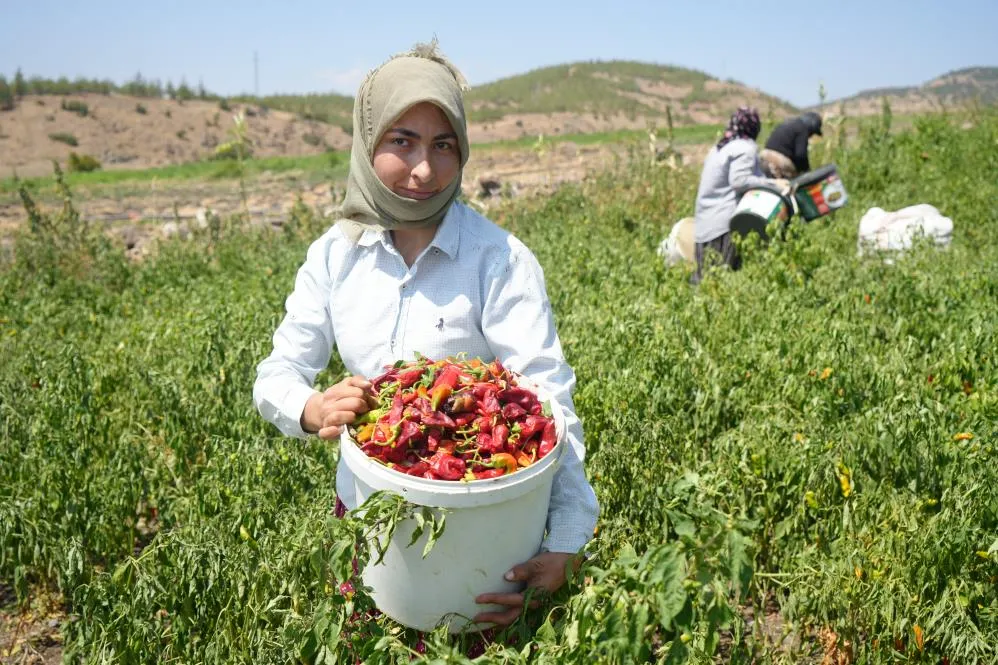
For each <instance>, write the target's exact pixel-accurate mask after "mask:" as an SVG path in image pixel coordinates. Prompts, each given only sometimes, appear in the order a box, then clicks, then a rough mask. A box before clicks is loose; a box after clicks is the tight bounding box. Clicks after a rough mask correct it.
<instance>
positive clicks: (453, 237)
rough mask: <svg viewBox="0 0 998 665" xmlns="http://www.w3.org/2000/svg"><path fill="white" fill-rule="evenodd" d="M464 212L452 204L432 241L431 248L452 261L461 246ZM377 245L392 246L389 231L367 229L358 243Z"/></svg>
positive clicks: (459, 206)
mask: <svg viewBox="0 0 998 665" xmlns="http://www.w3.org/2000/svg"><path fill="white" fill-rule="evenodd" d="M462 212H463V211H462V209H461V205H460V204H458V203H457V202H455V203H452V204H451V207H450V210H448V211H447V214H446V215H444V221H442V222H441V223H440V226H439V227H438V228H437V232H436V234H435V235H434V236H433V240H432V241H430V247H434V248H436V249H439V250H440V251H441V252H443V253H444V254H446V255H447V256H448V257H450V258H452V259H453V258H455V257H456V256H457V250H458V247H460V244H461V215H462ZM377 243H381V244H382V245H384V247H385V249H388V248H390V247H391V246H392V240H391V236H390V235H389V234H388V231H379V230H377V229H365V230H364V234H363V235H362V236H361V237H360V240H358V241H357V244H358V245H360V246H361V247H371V246H372V245H375V244H377Z"/></svg>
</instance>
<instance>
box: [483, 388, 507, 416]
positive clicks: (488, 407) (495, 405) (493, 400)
mask: <svg viewBox="0 0 998 665" xmlns="http://www.w3.org/2000/svg"><path fill="white" fill-rule="evenodd" d="M478 411H479V412H480V413H483V414H485V415H488V416H491V415H492V414H495V413H501V412H502V405H501V404H499V398H498V397H496V394H495V392H489V393H486V394H485V396H484V397H482V399H481V401H480V402H479V405H478Z"/></svg>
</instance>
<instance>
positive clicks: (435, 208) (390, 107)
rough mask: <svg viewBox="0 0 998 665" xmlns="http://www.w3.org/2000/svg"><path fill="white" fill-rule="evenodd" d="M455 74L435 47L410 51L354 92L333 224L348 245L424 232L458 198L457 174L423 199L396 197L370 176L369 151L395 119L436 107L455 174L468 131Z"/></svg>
mask: <svg viewBox="0 0 998 665" xmlns="http://www.w3.org/2000/svg"><path fill="white" fill-rule="evenodd" d="M466 88H467V83H466V82H465V80H464V77H463V76H462V75H461V73H460V72H459V71H458V70H457V68H456V67H454V66H453V65H452V64H451V63H450V62H449V61H448V60H447V59H446V58H445V57H444V56H443V55H442V54H440V53H439V52H438V50H437V46H436V41H434V42H433V43H431V44H428V45H423V44H419V45H416V46H415V47H414V48H413V49H412V50H411V51H408V52H406V53H403V54H400V55H397V56H395V57H393V58H392V59H390V60H389V61H388V62H386V63H385V64H383V65H381V67H379V68H377V69H375V70H374V71H372V72H371V73H370V74H368V75H367V78H366V79H364V82H363V83H362V84H361V86H360V91H359V92H358V93H357V98H356V99H355V100H354V105H353V147H352V149H351V152H350V173H349V175H348V176H347V186H346V196H345V198H344V201H343V206H342V208H341V209H340V217H341V219H339V220H338V221H337V224H339V225H340V228H342V229H343V233H344V234H345V235H346V236H347V237H348V238H350V240H352V241H353V242H357V241H358V240H359V239H360V237H361V235H363V233H364V230H365V229H376V230H391V229H398V228H424V227H427V226H432V225H434V224H437V223H439V222H441V221H442V220H443V218H444V215H446V214H447V210H448V209H449V208H450V205H451V203H453V202H454V199H456V198H457V196H458V194H460V193H461V172H460V171H458V174H457V177H456V178H454V181H453V182H451V183H450V185H448V186H447V188H446V189H444V190H443V191H441V192H439V193H438V194H436V195H434V196H433V197H431V198H429V199H425V200H422V201H417V200H414V199H407V198H404V197H401V196H399V195H398V194H396V193H395V192H393V191H392V190H391V189H389V188H388V187H387V186H385V184H384V183H382V182H381V180H380V179H378V176H377V174H376V173H375V172H374V165H373V159H374V149H375V148H376V147H377V144H378V141H379V139H380V138H381V136H382V135H383V134H384V133H385V132H386V131H387V130H388V129H389V128H390V127H391V125H392V123H393V122H395V121H396V120H397V119H398V118H399V116H401V115H402V114H403V113H405V112H406V111H407V110H409V109H410V108H411V107H412V106H415V105H416V104H418V103H420V102H431V103H433V104H436V105H437V106H438V107H440V109H441V110H442V111H443V112H444V115H446V116H447V119H448V120H449V121H450V124H451V127H453V129H454V133H455V134H456V135H457V140H458V146H459V148H460V152H461V169H464V165H465V163H467V161H468V127H467V124H466V121H465V117H464V100H463V92H464V90H465V89H466Z"/></svg>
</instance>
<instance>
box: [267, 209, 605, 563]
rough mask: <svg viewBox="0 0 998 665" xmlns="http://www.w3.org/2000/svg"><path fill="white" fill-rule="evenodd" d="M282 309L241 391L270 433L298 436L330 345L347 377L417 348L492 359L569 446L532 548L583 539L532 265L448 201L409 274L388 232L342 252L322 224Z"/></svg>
mask: <svg viewBox="0 0 998 665" xmlns="http://www.w3.org/2000/svg"><path fill="white" fill-rule="evenodd" d="M286 309H287V313H286V315H285V317H284V320H283V321H282V322H281V324H280V326H279V327H278V328H277V331H276V332H275V333H274V350H273V352H272V353H271V354H270V357H268V358H267V359H266V360H264V361H263V362H261V363H260V365H259V366H258V368H257V379H256V384H255V385H254V387H253V398H254V401H255V402H256V405H257V408H258V409H259V410H260V413H261V414H262V415H263V417H264V418H266V419H267V420H268V421H270V422H272V423H274V424H275V425H277V427H278V428H279V429H280V430H281V431H282V432H284V433H285V434H287V435H289V436H296V437H305V436H306V433H305V432H304V431H303V430H302V427H301V424H300V420H301V415H302V412H303V411H304V408H305V402H306V401H308V399H309V397H311V396H312V395H313V394H315V392H316V390H315V389H314V388H313V384H314V381H315V377H316V375H317V374H318V373H319V372H320V371H321V370H323V369H324V368H325V367H326V366H327V365H328V363H329V358H330V355H331V354H332V351H333V348H334V347H335V348H336V349H337V351H338V352H339V355H340V358H341V359H342V360H343V364H344V365H345V366H346V368H347V370H348V371H349V372H350V373H351V374H359V375H362V376H366V377H369V378H373V377H374V376H377V375H378V374H380V373H381V372H383V371H384V367H385V366H386V365H390V364H392V363H394V362H395V361H397V360H400V359H402V360H411V359H413V358H414V357H415V353H417V352H418V353H421V354H423V355H424V356H426V357H428V358H432V359H440V358H444V357H447V356H455V355H457V354H459V353H465V354H466V355H467V357H468V358H475V357H478V358H481V359H482V361H484V362H488V361H490V360H492V359H493V358H499V360H500V361H501V362H502V363H503V364H504V365H505V366H506V367H508V368H509V369H511V370H513V371H515V372H519V373H521V374H523V375H525V376H527V377H529V378H531V379H532V380H534V381H535V382H536V383H538V384H539V385H541V386H542V387H543V388H544V389H545V390H546V391H547V392H548V393H549V394H550V396H551V398H552V399H555V400H556V401H557V402H558V403H559V405H560V406H561V407H562V409H563V411H564V413H565V421H566V423H565V424H566V431H567V436H568V441H569V442H570V443H571V445H570V446H569V447H568V448H567V449H566V450H565V452H564V453H563V454H562V457H561V461H560V467H559V469H558V471H557V472H556V475H555V478H554V484H553V487H552V490H551V503H550V508H549V510H548V524H547V528H548V533H547V536H546V538H545V540H544V543H543V545H542V549H544V550H548V551H553V552H576V551H578V550H579V549H581V548H582V546H583V545H585V543H586V542H587V541H588V540H589V539H590V538H591V537H592V534H593V529H594V527H595V525H596V518H597V514H598V512H599V509H598V506H597V502H596V496H595V494H594V493H593V489H592V487H591V486H590V484H589V482H588V481H587V480H586V477H585V472H584V470H583V467H582V460H583V459H584V457H585V447H584V446H583V440H582V424H581V422H580V421H579V418H578V416H577V415H576V413H575V407H574V405H573V403H572V392H573V391H574V389H575V373H574V371H573V370H572V368H571V367H569V365H568V363H567V362H566V361H565V358H564V355H563V354H562V350H561V342H560V341H559V339H558V334H557V332H556V331H555V326H554V317H553V315H552V312H551V303H550V301H549V300H548V297H547V291H546V289H545V286H544V275H543V272H542V270H541V267H540V264H538V262H537V259H536V258H535V257H534V255H533V253H532V252H531V251H530V250H529V249H527V247H526V246H525V245H524V244H523V243H522V242H520V241H519V240H518V239H517V238H516V237H514V236H513V235H512V234H510V233H509V232H507V231H505V230H503V229H501V228H499V227H498V226H497V225H495V224H493V223H492V222H490V221H489V220H487V219H485V218H484V217H482V216H481V215H479V214H478V213H476V212H475V211H473V210H471V209H470V208H468V207H467V206H465V205H463V204H460V203H454V204H453V205H452V206H451V208H450V210H449V211H448V213H447V215H446V217H445V218H444V220H443V222H442V223H441V225H440V227H439V228H438V229H437V233H436V235H435V237H434V238H433V241H432V242H431V243H430V245H429V246H428V247H427V248H426V250H424V251H423V253H422V254H420V256H419V257H418V258H417V259H416V261H415V262H414V263H413V264H412V266H411V267H409V266H407V265H406V263H405V260H404V259H403V258H402V255H401V254H399V252H398V250H397V249H396V248H395V246H394V245H393V243H392V241H391V236H390V234H389V233H388V232H379V231H375V230H370V229H369V230H367V231H365V232H364V234H363V235H362V236H361V238H360V240H359V241H358V242H357V243H356V244H353V243H351V242H350V241H349V240H348V239H347V238H346V237H345V236H344V235H343V233H342V232H341V230H340V229H339V227H337V226H333V227H332V228H331V229H329V230H328V231H327V232H326V233H325V234H324V235H323V236H322V237H320V238H319V239H318V240H316V241H315V242H314V243H312V246H311V247H309V250H308V255H307V257H306V259H305V263H304V264H303V265H302V267H301V268H300V269H299V270H298V276H297V279H296V280H295V288H294V291H293V292H292V293H291V295H290V296H289V297H288V299H287V302H286ZM338 467H339V468H338V469H337V473H336V491H337V494H338V495H339V496H340V499H341V500H342V501H343V503H344V504H345V505H346V506H347V507H348V508H355V507H356V501H355V497H354V489H353V487H354V483H353V478H352V476H351V474H350V472H349V470H348V469H347V465H346V464H340V465H338Z"/></svg>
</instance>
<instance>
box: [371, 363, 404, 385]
mask: <svg viewBox="0 0 998 665" xmlns="http://www.w3.org/2000/svg"><path fill="white" fill-rule="evenodd" d="M398 375H399V371H398V368H397V367H392V366H391V365H387V366H386V367H385V373H384V374H379V375H378V376H377V377H375V378H374V379H371V388H372V389H373V390H374V391H375V392H377V391H378V390H380V389H381V386H383V385H384V384H386V383H389V382H391V381H394V380H395V379H396V377H398Z"/></svg>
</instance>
